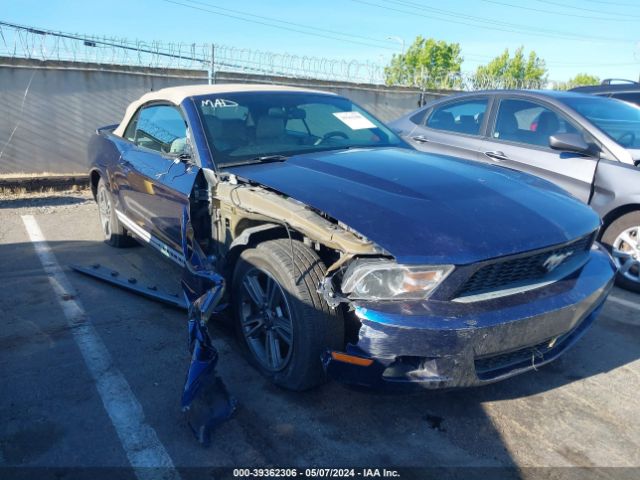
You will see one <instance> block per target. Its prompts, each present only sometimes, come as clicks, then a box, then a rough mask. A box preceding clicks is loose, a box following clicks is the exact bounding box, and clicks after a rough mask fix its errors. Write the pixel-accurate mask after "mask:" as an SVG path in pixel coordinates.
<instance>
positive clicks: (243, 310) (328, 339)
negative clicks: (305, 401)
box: [232, 239, 344, 391]
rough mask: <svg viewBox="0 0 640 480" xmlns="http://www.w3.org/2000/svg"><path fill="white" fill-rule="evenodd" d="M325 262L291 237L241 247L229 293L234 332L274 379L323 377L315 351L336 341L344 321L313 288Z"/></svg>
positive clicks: (305, 384) (296, 381)
mask: <svg viewBox="0 0 640 480" xmlns="http://www.w3.org/2000/svg"><path fill="white" fill-rule="evenodd" d="M325 271H326V268H325V266H324V264H323V263H322V261H321V260H320V258H319V257H318V256H317V255H316V253H315V252H314V251H313V250H311V249H309V248H307V247H306V246H305V245H304V244H303V243H301V242H298V241H296V240H289V239H279V240H271V241H268V242H264V243H261V244H260V245H258V246H257V247H256V248H250V249H247V250H245V251H244V252H242V254H241V255H240V258H239V259H238V263H237V264H236V268H235V272H234V275H233V283H232V296H233V304H234V307H235V308H234V310H235V316H236V327H237V331H238V336H239V339H240V341H241V343H243V345H244V346H245V347H246V350H247V353H248V355H249V359H250V361H251V362H252V363H253V364H254V365H255V366H256V367H257V368H258V369H259V370H260V371H261V372H262V373H263V374H264V375H265V376H267V377H269V378H270V379H271V381H272V382H273V383H275V384H276V385H278V386H280V387H283V388H286V389H288V390H295V391H300V390H306V389H309V388H312V387H315V386H317V385H319V384H321V383H323V382H324V380H325V375H324V371H323V369H322V364H321V361H320V356H321V354H322V353H323V352H324V350H326V349H337V348H341V347H342V343H343V339H344V323H343V321H342V319H341V318H340V317H339V316H338V315H337V312H336V311H335V310H333V309H331V308H329V306H328V305H327V303H326V302H325V301H324V299H323V298H322V297H321V296H320V294H318V292H317V291H316V290H317V286H318V285H319V283H320V280H321V279H322V278H323V276H324V273H325Z"/></svg>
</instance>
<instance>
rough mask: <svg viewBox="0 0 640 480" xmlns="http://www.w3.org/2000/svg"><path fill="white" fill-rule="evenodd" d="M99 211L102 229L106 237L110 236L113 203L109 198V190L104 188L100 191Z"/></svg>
mask: <svg viewBox="0 0 640 480" xmlns="http://www.w3.org/2000/svg"><path fill="white" fill-rule="evenodd" d="M98 211H99V212H100V223H101V224H102V231H103V232H104V234H105V236H106V237H109V235H111V204H110V203H109V199H108V198H107V191H106V190H105V189H104V188H102V189H100V191H99V192H98Z"/></svg>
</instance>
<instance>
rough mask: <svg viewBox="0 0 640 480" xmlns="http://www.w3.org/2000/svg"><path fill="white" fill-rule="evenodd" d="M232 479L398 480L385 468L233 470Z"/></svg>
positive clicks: (394, 471)
mask: <svg viewBox="0 0 640 480" xmlns="http://www.w3.org/2000/svg"><path fill="white" fill-rule="evenodd" d="M233 477H234V478H296V477H308V478H357V477H360V478H400V473H399V472H398V471H397V470H390V469H386V468H357V469H356V468H305V469H301V468H235V469H233Z"/></svg>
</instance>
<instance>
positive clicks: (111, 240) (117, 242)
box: [96, 178, 135, 248]
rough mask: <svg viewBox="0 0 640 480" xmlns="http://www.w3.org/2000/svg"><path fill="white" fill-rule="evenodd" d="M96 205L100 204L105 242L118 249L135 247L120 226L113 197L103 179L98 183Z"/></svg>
mask: <svg viewBox="0 0 640 480" xmlns="http://www.w3.org/2000/svg"><path fill="white" fill-rule="evenodd" d="M96 203H97V204H98V213H99V215H100V226H101V227H102V235H103V236H104V241H105V242H106V243H107V244H108V245H111V246H112V247H116V248H123V247H129V246H131V245H133V244H134V243H135V242H134V240H133V239H132V238H131V237H129V235H127V230H126V229H125V228H124V227H123V226H122V225H121V224H120V221H119V220H118V217H117V216H116V209H115V207H114V204H113V197H112V196H111V192H110V191H109V189H108V188H107V185H106V183H105V181H104V180H103V179H102V178H101V179H100V180H99V181H98V188H97V189H96Z"/></svg>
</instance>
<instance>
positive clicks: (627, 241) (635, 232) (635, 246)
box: [612, 225, 640, 282]
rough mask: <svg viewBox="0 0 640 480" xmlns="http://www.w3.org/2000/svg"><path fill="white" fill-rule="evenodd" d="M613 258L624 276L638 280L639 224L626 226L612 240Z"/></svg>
mask: <svg viewBox="0 0 640 480" xmlns="http://www.w3.org/2000/svg"><path fill="white" fill-rule="evenodd" d="M612 253H613V260H614V261H615V263H616V265H617V267H618V272H619V273H620V274H621V275H622V276H624V277H625V278H627V279H629V280H632V281H634V282H640V225H638V226H634V227H631V228H627V229H626V230H624V231H623V232H621V233H620V235H618V237H617V238H616V239H615V241H614V242H613V251H612Z"/></svg>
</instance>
